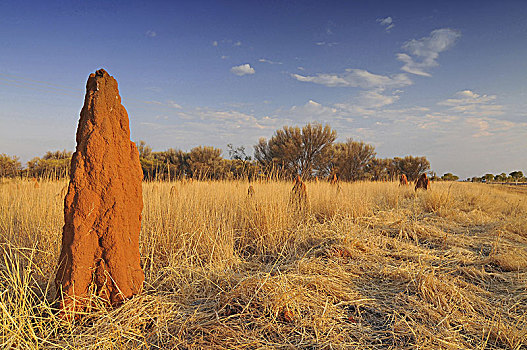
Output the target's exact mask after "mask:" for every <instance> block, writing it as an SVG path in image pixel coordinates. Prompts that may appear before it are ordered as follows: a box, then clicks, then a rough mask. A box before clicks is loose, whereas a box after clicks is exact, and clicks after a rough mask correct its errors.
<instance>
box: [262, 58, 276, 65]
mask: <svg viewBox="0 0 527 350" xmlns="http://www.w3.org/2000/svg"><path fill="white" fill-rule="evenodd" d="M258 62H262V63H269V64H282V62H278V61H271V60H268V59H265V58H260V59H259V60H258Z"/></svg>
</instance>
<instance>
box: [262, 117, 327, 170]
mask: <svg viewBox="0 0 527 350" xmlns="http://www.w3.org/2000/svg"><path fill="white" fill-rule="evenodd" d="M336 138H337V132H336V131H334V130H332V129H331V128H330V126H329V125H325V126H322V125H321V124H307V125H306V126H304V127H302V128H299V127H292V126H284V127H283V129H280V130H276V132H275V134H274V135H273V137H272V138H271V139H270V140H269V141H266V140H265V139H263V138H262V139H260V140H259V142H258V144H256V145H255V146H254V156H255V158H256V160H257V161H258V162H259V163H260V164H261V165H262V166H263V167H265V168H277V169H279V170H280V171H281V172H282V173H284V174H286V175H289V176H292V175H296V174H300V175H302V176H304V177H311V176H314V175H322V173H323V172H324V171H326V170H327V169H328V164H329V162H330V161H331V157H330V154H331V145H332V143H333V141H335V139H336Z"/></svg>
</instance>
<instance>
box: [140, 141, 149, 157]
mask: <svg viewBox="0 0 527 350" xmlns="http://www.w3.org/2000/svg"><path fill="white" fill-rule="evenodd" d="M137 150H138V151H139V158H145V159H151V158H152V148H151V147H150V146H148V145H147V144H146V142H144V141H143V140H141V141H139V145H138V146H137Z"/></svg>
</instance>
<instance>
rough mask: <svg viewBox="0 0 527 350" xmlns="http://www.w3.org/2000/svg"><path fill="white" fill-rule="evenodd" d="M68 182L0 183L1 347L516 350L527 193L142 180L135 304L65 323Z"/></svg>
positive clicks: (475, 187) (523, 300) (524, 330)
mask: <svg viewBox="0 0 527 350" xmlns="http://www.w3.org/2000/svg"><path fill="white" fill-rule="evenodd" d="M65 184H66V182H64V181H61V182H41V183H40V184H39V187H38V188H37V187H35V186H34V184H33V182H31V181H3V182H1V183H0V252H1V253H0V254H1V255H0V256H1V259H0V315H1V317H0V348H13V349H15V348H21V349H47V348H50V349H55V348H65V349H121V348H130V349H169V348H176V349H197V348H214V349H263V348H278V349H297V348H303V349H349V348H357V349H389V348H398V349H414V348H434V349H524V348H527V202H526V195H527V194H526V193H522V192H517V191H510V190H508V189H505V188H500V187H497V186H488V185H483V184H465V183H434V184H432V190H431V191H428V192H425V191H419V192H417V193H416V192H415V191H414V190H413V188H412V187H411V186H402V187H400V186H398V183H369V182H359V183H353V184H348V183H341V184H340V186H339V188H338V189H336V187H335V186H331V185H330V184H328V183H322V182H321V183H315V182H312V183H307V193H308V197H309V198H308V201H309V206H306V207H304V208H302V210H298V208H296V207H294V206H292V205H291V203H290V193H291V188H292V186H293V185H292V183H286V182H270V183H252V186H253V188H254V194H253V195H252V196H248V195H247V188H248V184H247V183H243V182H192V183H188V182H187V183H183V182H172V183H161V182H157V183H145V184H144V186H143V189H144V204H145V206H144V211H143V227H142V232H141V252H142V265H143V267H144V270H145V273H146V282H145V291H144V293H143V294H142V295H140V296H137V297H134V298H133V299H132V300H129V301H127V302H126V303H125V304H124V305H123V306H122V307H120V308H117V309H114V310H107V309H105V308H104V304H103V303H100V306H98V307H97V308H96V310H95V311H94V312H92V313H91V314H89V315H86V316H84V317H83V318H81V319H79V320H72V321H63V320H62V321H61V320H60V319H58V318H57V317H56V316H55V314H54V313H53V310H52V307H51V305H52V304H53V302H54V299H53V298H54V295H55V289H54V286H53V284H52V283H51V279H52V277H53V273H54V268H55V264H56V261H57V258H58V253H59V247H60V235H61V229H62V224H63V219H62V200H63V194H61V191H62V189H63V188H64V185H65Z"/></svg>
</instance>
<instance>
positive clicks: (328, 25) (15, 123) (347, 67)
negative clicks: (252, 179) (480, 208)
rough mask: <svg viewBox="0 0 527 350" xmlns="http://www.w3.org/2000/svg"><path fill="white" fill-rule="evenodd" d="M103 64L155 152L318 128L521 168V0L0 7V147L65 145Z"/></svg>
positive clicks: (464, 161) (526, 51) (464, 173)
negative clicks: (88, 86) (89, 80)
mask: <svg viewBox="0 0 527 350" xmlns="http://www.w3.org/2000/svg"><path fill="white" fill-rule="evenodd" d="M98 68H105V69H106V70H107V71H108V72H109V73H110V74H111V75H113V76H114V77H115V78H116V79H117V80H118V82H119V88H120V93H121V96H122V101H123V104H124V105H125V107H126V109H127V111H128V114H129V117H130V122H131V130H132V139H133V140H134V141H139V140H145V141H146V142H147V143H148V144H150V145H151V146H152V147H153V148H154V150H164V149H167V148H169V147H172V148H180V149H183V150H189V149H190V148H192V147H194V146H198V145H212V146H215V147H219V148H222V149H224V150H226V145H227V144H228V143H232V144H234V145H245V146H246V147H247V149H248V150H249V151H250V152H251V153H252V145H254V144H256V142H257V141H258V138H260V137H266V138H269V137H271V136H272V134H273V132H274V131H275V130H276V129H278V128H281V127H282V126H284V125H304V124H306V123H307V122H313V121H318V122H321V123H329V124H330V125H331V126H332V127H333V128H334V129H336V130H337V132H338V136H339V140H341V141H344V140H345V139H346V138H348V137H351V138H353V139H356V140H363V141H365V142H368V143H371V144H373V145H374V146H375V147H376V151H377V155H378V156H379V157H394V156H404V155H407V154H411V155H424V156H426V157H427V158H428V159H429V160H430V162H431V164H432V168H433V170H435V171H436V172H437V173H438V174H440V175H441V174H443V173H445V172H447V171H448V172H453V173H455V174H457V175H459V176H461V177H462V178H465V177H468V176H475V175H482V174H484V173H486V172H492V173H500V172H502V171H505V172H507V173H508V172H511V171H513V170H517V169H520V170H523V171H524V172H525V171H527V156H526V155H525V153H526V151H527V88H526V85H527V2H526V1H189V2H178V1H164V2H163V1H144V2H139V1H137V2H129V1H128V2H124V1H47V2H42V1H39V2H37V1H34V2H30V1H3V2H1V3H0V104H1V108H0V153H7V154H10V155H18V156H20V157H21V159H22V160H23V161H27V160H28V159H30V158H31V157H33V156H37V155H38V156H41V155H42V154H44V153H45V152H46V151H48V150H56V149H69V150H73V149H74V147H75V129H76V126H77V122H78V118H79V111H80V109H81V107H82V103H83V96H84V88H85V83H86V79H87V77H88V75H89V74H90V73H91V72H93V71H95V70H96V69H98ZM225 156H226V155H225Z"/></svg>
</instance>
